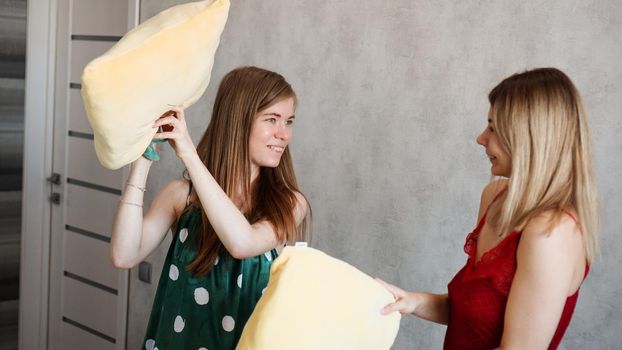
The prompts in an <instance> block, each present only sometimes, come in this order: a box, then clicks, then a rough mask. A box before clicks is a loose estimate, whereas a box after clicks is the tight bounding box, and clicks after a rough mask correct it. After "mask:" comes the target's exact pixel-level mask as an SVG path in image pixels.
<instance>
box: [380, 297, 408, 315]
mask: <svg viewBox="0 0 622 350" xmlns="http://www.w3.org/2000/svg"><path fill="white" fill-rule="evenodd" d="M395 311H398V312H399V313H401V314H405V313H408V311H407V310H406V303H405V302H404V301H402V300H399V301H396V302H395V303H392V304H389V305H387V306H385V307H383V308H382V310H380V314H381V315H388V314H390V313H392V312H395Z"/></svg>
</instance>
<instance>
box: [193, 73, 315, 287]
mask: <svg viewBox="0 0 622 350" xmlns="http://www.w3.org/2000/svg"><path fill="white" fill-rule="evenodd" d="M286 98H293V99H294V101H296V94H295V93H294V90H293V89H292V87H291V86H290V84H289V83H288V82H287V81H286V80H285V79H284V78H283V76H281V75H280V74H277V73H275V72H272V71H268V70H265V69H261V68H257V67H240V68H237V69H234V70H233V71H231V72H229V73H228V74H227V75H225V77H224V78H223V79H222V81H221V83H220V86H219V87H218V92H217V93H216V100H215V102H214V109H213V112H212V118H211V120H210V123H209V125H208V127H207V130H206V131H205V134H204V135H203V137H202V138H201V140H200V141H199V144H198V145H197V153H198V154H199V157H200V158H201V160H202V161H203V163H204V164H205V165H206V167H207V169H208V170H209V171H210V173H211V174H212V176H214V179H216V181H217V182H218V184H219V185H220V186H221V187H222V189H223V190H224V191H225V193H227V195H228V196H229V198H234V197H237V198H241V199H242V200H241V202H242V203H243V207H242V208H241V210H242V212H243V213H244V215H245V216H246V218H247V219H248V220H249V222H250V223H251V224H253V223H255V222H257V221H260V220H267V221H269V222H270V223H271V224H272V225H273V226H274V228H275V231H276V238H277V241H279V242H293V241H296V240H303V239H305V238H306V237H305V234H306V226H307V225H306V218H305V219H304V220H303V221H302V223H301V224H300V225H299V226H298V227H297V226H296V220H295V217H294V213H293V210H294V208H295V206H296V204H297V200H296V192H298V193H300V191H299V190H298V183H297V181H296V175H295V173H294V167H293V162H292V158H291V155H290V152H289V147H287V148H285V151H284V152H283V154H282V156H281V161H280V162H279V165H278V166H277V167H276V168H267V167H262V168H260V172H259V175H258V176H257V178H256V179H255V180H254V181H253V183H252V184H251V181H250V180H251V165H250V160H249V150H248V141H249V135H250V130H251V126H252V124H253V121H254V119H255V116H256V114H257V113H258V112H260V111H262V110H264V109H266V108H268V107H270V106H272V105H274V104H275V103H277V102H279V101H281V100H283V99H286ZM303 197H304V195H303ZM307 204H308V203H307ZM194 205H195V206H198V207H199V208H200V209H201V219H202V220H201V226H200V228H199V234H198V236H197V237H198V238H197V247H198V252H197V256H196V258H195V260H194V261H193V262H192V263H190V264H189V265H188V266H187V269H188V270H190V271H192V272H194V273H195V274H197V275H204V274H206V273H207V272H208V271H209V270H210V269H211V267H212V266H213V263H214V261H215V260H216V258H217V257H218V254H219V251H220V249H221V248H222V242H221V241H220V239H219V238H218V236H217V235H216V233H215V232H214V229H213V228H212V226H211V225H210V223H209V220H208V218H207V215H206V214H205V211H204V210H202V209H203V208H202V206H201V203H200V202H198V203H195V204H194ZM307 207H308V211H309V212H310V210H311V208H310V206H308V205H307Z"/></svg>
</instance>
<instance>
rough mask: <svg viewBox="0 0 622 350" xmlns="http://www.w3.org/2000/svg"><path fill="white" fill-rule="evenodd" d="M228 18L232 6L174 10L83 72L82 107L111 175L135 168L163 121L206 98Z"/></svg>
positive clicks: (221, 0)
mask: <svg viewBox="0 0 622 350" xmlns="http://www.w3.org/2000/svg"><path fill="white" fill-rule="evenodd" d="M228 13H229V0H213V1H212V0H207V1H199V2H193V3H188V4H183V5H178V6H174V7H171V8H169V9H167V10H165V11H163V12H160V13H159V14H157V15H156V16H154V17H152V18H150V19H149V20H147V21H145V22H144V23H142V24H140V25H139V26H137V27H136V28H134V29H133V30H131V31H129V32H128V33H127V34H126V35H125V36H123V38H122V39H121V40H120V41H119V42H118V43H117V44H116V45H114V46H113V47H112V48H110V50H108V51H107V52H106V53H105V54H103V55H102V56H100V57H98V58H96V59H94V60H93V61H91V62H90V63H89V64H88V65H87V66H86V67H85V68H84V72H83V73H82V99H83V100H84V107H85V109H86V112H87V115H88V118H89V122H90V123H91V127H92V128H93V132H94V134H95V140H94V141H95V152H96V153H97V157H98V158H99V161H100V162H101V164H102V165H103V166H104V167H106V168H109V169H118V168H120V167H122V166H124V165H126V164H128V163H130V162H132V161H134V160H136V159H137V158H138V157H140V156H141V154H142V153H143V152H144V151H145V149H146V148H147V146H148V145H149V143H150V142H151V139H152V138H153V135H154V134H155V132H156V130H155V129H153V128H152V127H151V125H152V124H153V122H154V121H155V120H156V119H157V118H159V117H160V115H162V114H163V113H164V112H166V111H167V110H169V109H170V108H171V107H172V106H176V105H181V106H183V107H188V106H190V105H191V104H193V103H194V102H196V101H197V100H198V99H199V97H201V95H202V94H203V92H204V91H205V89H206V88H207V85H208V83H209V80H210V74H211V71H212V65H213V63H214V54H215V53H216V49H217V48H218V43H219V42H220V35H221V33H222V31H223V29H224V27H225V23H226V22H227V16H228Z"/></svg>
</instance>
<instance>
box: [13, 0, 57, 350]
mask: <svg viewBox="0 0 622 350" xmlns="http://www.w3.org/2000/svg"><path fill="white" fill-rule="evenodd" d="M27 6H28V7H27V17H26V20H27V34H26V80H25V81H26V83H25V103H24V163H23V164H24V165H23V169H24V170H23V171H24V173H23V189H22V193H23V200H22V229H21V251H20V292H19V326H18V332H19V335H18V346H19V348H20V349H38V350H44V349H47V333H48V307H49V304H48V293H49V261H50V204H49V201H48V196H49V195H50V193H51V185H50V184H49V183H48V182H47V181H46V179H47V177H48V176H50V174H51V171H52V141H53V138H52V137H53V131H54V130H53V123H54V68H55V66H56V63H55V51H56V23H57V22H56V13H57V9H56V7H57V0H29V1H28V5H27ZM29 218H32V219H29Z"/></svg>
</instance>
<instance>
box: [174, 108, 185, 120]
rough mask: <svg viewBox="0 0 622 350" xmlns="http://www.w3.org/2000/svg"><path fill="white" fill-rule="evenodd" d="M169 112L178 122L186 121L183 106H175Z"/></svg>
mask: <svg viewBox="0 0 622 350" xmlns="http://www.w3.org/2000/svg"><path fill="white" fill-rule="evenodd" d="M171 112H173V114H174V115H175V116H176V117H177V118H179V119H180V120H185V119H186V117H185V114H184V108H183V106H175V107H173V108H171Z"/></svg>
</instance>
